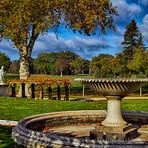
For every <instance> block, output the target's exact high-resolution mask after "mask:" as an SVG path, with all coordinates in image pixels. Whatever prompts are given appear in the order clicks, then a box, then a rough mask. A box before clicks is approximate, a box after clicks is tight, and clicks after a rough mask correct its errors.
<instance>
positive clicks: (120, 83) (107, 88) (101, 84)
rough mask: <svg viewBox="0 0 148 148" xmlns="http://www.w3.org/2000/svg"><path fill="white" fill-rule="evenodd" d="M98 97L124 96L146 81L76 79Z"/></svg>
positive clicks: (146, 81)
mask: <svg viewBox="0 0 148 148" xmlns="http://www.w3.org/2000/svg"><path fill="white" fill-rule="evenodd" d="M75 81H80V82H81V83H82V84H83V85H87V86H88V87H89V88H91V89H92V90H94V91H95V92H96V93H98V94H99V95H103V96H126V95H127V94H129V93H132V92H134V91H136V90H138V89H139V88H140V87H142V86H143V85H145V84H147V83H148V79H87V78H77V79H75Z"/></svg>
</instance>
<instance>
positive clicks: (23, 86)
mask: <svg viewBox="0 0 148 148" xmlns="http://www.w3.org/2000/svg"><path fill="white" fill-rule="evenodd" d="M21 86H22V98H26V96H25V83H22V84H21Z"/></svg>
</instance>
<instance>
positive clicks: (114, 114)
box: [76, 79, 148, 140]
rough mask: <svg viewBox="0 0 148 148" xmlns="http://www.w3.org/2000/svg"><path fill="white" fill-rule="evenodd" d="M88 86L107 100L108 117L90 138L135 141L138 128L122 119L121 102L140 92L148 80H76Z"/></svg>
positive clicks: (91, 133)
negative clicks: (129, 95) (130, 94)
mask: <svg viewBox="0 0 148 148" xmlns="http://www.w3.org/2000/svg"><path fill="white" fill-rule="evenodd" d="M76 80H77V81H80V82H81V83H82V84H83V85H87V86H88V87H90V88H91V89H92V90H94V91H95V92H96V93H97V94H99V95H102V96H104V97H105V98H106V99H107V116H106V118H105V120H104V121H102V122H101V124H102V125H101V126H98V127H97V128H96V129H95V130H92V131H91V132H90V137H91V138H95V139H100V138H104V139H110V140H114V139H116V140H117V139H118V140H125V139H133V138H135V137H136V136H137V134H138V133H137V128H135V127H133V125H132V124H128V123H127V122H126V121H125V120H124V119H123V117H122V112H121V100H122V99H123V98H124V97H125V96H127V95H128V94H129V93H132V92H134V91H136V90H138V89H139V88H140V87H142V86H143V85H145V84H146V83H147V82H148V79H76Z"/></svg>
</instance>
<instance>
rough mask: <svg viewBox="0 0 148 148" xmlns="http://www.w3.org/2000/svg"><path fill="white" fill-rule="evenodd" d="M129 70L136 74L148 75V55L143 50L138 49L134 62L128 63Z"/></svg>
mask: <svg viewBox="0 0 148 148" xmlns="http://www.w3.org/2000/svg"><path fill="white" fill-rule="evenodd" d="M127 66H128V68H129V69H130V70H132V71H133V73H134V74H136V75H137V74H138V75H139V74H140V76H141V75H143V76H144V75H147V71H148V53H147V51H145V50H144V49H142V48H137V49H136V50H135V53H134V55H133V60H131V61H130V62H129V63H128V65H127Z"/></svg>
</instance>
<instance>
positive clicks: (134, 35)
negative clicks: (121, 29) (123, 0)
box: [121, 19, 144, 60]
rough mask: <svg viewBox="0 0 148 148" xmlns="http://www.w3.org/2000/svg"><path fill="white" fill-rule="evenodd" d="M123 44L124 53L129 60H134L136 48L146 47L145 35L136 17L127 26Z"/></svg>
mask: <svg viewBox="0 0 148 148" xmlns="http://www.w3.org/2000/svg"><path fill="white" fill-rule="evenodd" d="M121 44H122V45H123V49H124V50H123V53H124V54H125V56H126V58H127V60H132V58H133V54H134V51H135V49H136V48H138V47H140V48H144V44H143V36H142V34H141V32H140V30H139V29H138V27H137V23H136V21H135V20H134V19H132V20H131V22H130V23H129V24H128V25H127V26H126V31H125V33H124V41H123V42H122V43H121Z"/></svg>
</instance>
